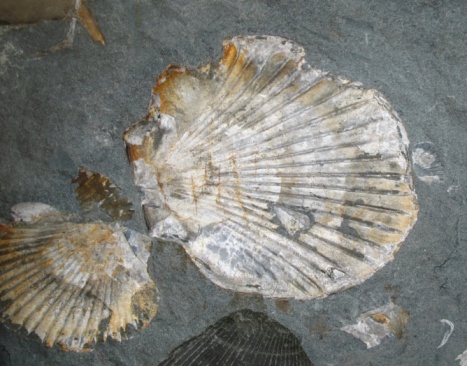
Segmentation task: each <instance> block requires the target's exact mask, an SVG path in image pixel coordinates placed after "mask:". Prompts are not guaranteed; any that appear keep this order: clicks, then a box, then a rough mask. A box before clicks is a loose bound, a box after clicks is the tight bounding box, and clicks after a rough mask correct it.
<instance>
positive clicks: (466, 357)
mask: <svg viewBox="0 0 467 366" xmlns="http://www.w3.org/2000/svg"><path fill="white" fill-rule="evenodd" d="M456 361H459V365H460V366H467V349H466V350H465V351H464V352H463V353H461V354H460V355H459V356H457V357H456Z"/></svg>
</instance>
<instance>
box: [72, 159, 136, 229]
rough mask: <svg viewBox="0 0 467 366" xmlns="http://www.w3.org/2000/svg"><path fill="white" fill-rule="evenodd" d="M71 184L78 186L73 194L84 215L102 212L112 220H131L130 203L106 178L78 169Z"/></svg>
mask: <svg viewBox="0 0 467 366" xmlns="http://www.w3.org/2000/svg"><path fill="white" fill-rule="evenodd" d="M72 183H76V184H78V187H76V189H75V192H76V196H77V200H78V202H79V205H80V206H81V209H82V211H83V212H84V214H85V215H92V214H94V213H95V212H96V211H102V212H104V213H105V214H106V215H107V216H109V217H110V218H111V219H112V220H123V221H125V220H131V217H132V216H133V213H134V210H133V209H132V208H131V206H132V203H131V201H130V200H128V198H126V197H125V196H124V195H123V194H122V192H121V190H120V189H119V188H118V187H117V186H116V185H115V184H114V183H113V182H112V181H111V180H110V179H109V178H107V177H106V176H104V175H102V174H100V173H96V172H92V171H90V170H87V169H84V168H83V167H80V169H79V173H78V176H77V177H76V178H75V179H73V181H72Z"/></svg>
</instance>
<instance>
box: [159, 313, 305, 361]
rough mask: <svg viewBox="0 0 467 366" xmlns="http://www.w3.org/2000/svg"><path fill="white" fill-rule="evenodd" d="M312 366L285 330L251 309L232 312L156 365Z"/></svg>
mask: <svg viewBox="0 0 467 366" xmlns="http://www.w3.org/2000/svg"><path fill="white" fill-rule="evenodd" d="M218 365H222V366H242V365H245V366H247V365H248V366H250V365H254V366H283V365H289V366H312V363H311V362H310V360H309V358H308V356H307V355H306V353H305V351H303V349H302V347H301V345H300V341H299V340H298V338H297V337H296V336H295V335H293V334H292V333H291V332H290V331H289V330H288V329H287V328H285V327H284V326H282V325H281V324H279V323H278V322H276V321H274V320H271V319H269V318H268V317H267V316H266V315H264V314H261V313H257V312H254V311H251V310H241V311H237V312H235V313H232V314H230V315H228V316H226V317H224V318H222V319H221V320H219V321H218V322H217V323H216V324H214V325H212V326H210V327H209V328H207V329H206V330H205V331H204V332H203V333H201V334H200V335H198V336H196V337H194V338H192V339H190V340H189V341H187V342H185V343H183V344H182V345H181V346H179V347H177V348H176V349H175V350H173V351H172V353H171V354H170V355H169V357H168V358H167V359H166V360H165V361H163V362H162V363H160V364H159V366H218Z"/></svg>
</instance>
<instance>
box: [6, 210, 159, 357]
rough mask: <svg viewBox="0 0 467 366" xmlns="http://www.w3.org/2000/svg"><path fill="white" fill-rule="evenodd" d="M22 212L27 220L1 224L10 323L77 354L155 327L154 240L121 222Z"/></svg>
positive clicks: (55, 213) (50, 343)
mask: <svg viewBox="0 0 467 366" xmlns="http://www.w3.org/2000/svg"><path fill="white" fill-rule="evenodd" d="M14 211H15V217H19V218H20V221H21V223H17V224H13V225H8V226H6V225H0V315H1V318H2V320H3V321H6V322H7V323H10V324H17V325H20V326H22V327H23V328H24V329H26V331H27V332H28V333H31V332H34V333H35V334H37V335H38V336H39V338H40V339H41V340H42V341H43V342H45V343H46V345H47V346H52V345H53V344H55V343H57V344H61V345H62V346H63V348H64V349H68V350H74V351H85V350H89V349H90V348H89V346H90V345H91V344H92V343H93V342H95V341H97V340H105V339H106V338H107V337H108V336H110V337H112V338H113V339H115V340H118V341H121V340H122V338H125V337H126V333H125V331H126V330H129V329H127V328H128V327H129V326H133V327H134V328H135V329H136V328H141V327H144V326H147V325H148V324H149V322H150V321H151V319H152V318H153V317H154V316H155V314H156V312H157V300H158V293H157V288H156V285H155V283H154V282H153V281H152V279H151V278H150V277H149V275H148V272H147V270H146V262H147V260H148V257H149V251H148V250H149V246H150V243H151V241H150V238H148V237H147V236H144V235H141V234H138V233H136V232H134V231H131V230H128V229H125V228H124V227H122V226H120V225H118V224H112V225H108V224H104V223H102V222H92V223H74V222H67V221H62V220H60V219H58V216H57V213H58V211H57V210H54V209H52V208H50V206H47V205H38V204H26V205H24V204H22V205H20V206H17V207H16V209H15V210H14ZM49 213H50V215H49ZM31 218H34V219H33V220H30V219H31ZM31 221H33V222H31Z"/></svg>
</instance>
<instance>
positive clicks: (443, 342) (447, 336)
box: [437, 319, 454, 348]
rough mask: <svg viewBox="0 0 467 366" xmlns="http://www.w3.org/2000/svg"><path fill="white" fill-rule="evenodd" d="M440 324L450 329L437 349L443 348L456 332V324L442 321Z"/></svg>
mask: <svg viewBox="0 0 467 366" xmlns="http://www.w3.org/2000/svg"><path fill="white" fill-rule="evenodd" d="M440 322H441V323H443V324H446V325H448V326H449V329H448V330H447V331H446V333H444V337H443V340H442V341H441V343H440V344H439V346H438V347H437V348H441V347H443V346H444V345H445V344H446V343H447V342H448V339H449V337H450V336H451V334H452V332H454V324H453V323H452V322H451V321H450V320H447V319H441V320H440Z"/></svg>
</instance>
